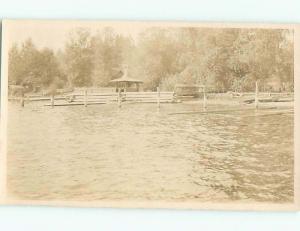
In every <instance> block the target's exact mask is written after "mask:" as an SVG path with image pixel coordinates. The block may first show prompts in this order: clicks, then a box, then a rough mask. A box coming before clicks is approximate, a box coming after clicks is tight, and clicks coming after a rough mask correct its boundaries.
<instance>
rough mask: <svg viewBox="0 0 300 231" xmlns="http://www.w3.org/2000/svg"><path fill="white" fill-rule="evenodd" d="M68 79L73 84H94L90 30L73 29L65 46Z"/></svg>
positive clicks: (77, 85) (80, 85)
mask: <svg viewBox="0 0 300 231" xmlns="http://www.w3.org/2000/svg"><path fill="white" fill-rule="evenodd" d="M65 53H66V65H67V74H68V76H67V77H68V81H69V83H70V85H71V86H76V87H83V86H91V85H92V71H93V65H94V64H93V52H92V46H91V35H90V32H89V30H87V29H85V28H78V29H76V30H74V31H71V33H70V34H69V40H68V41H67V43H66V46H65Z"/></svg>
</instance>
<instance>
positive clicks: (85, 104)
mask: <svg viewBox="0 0 300 231" xmlns="http://www.w3.org/2000/svg"><path fill="white" fill-rule="evenodd" d="M84 106H85V107H87V89H85V90H84Z"/></svg>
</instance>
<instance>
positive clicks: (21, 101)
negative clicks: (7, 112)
mask: <svg viewBox="0 0 300 231" xmlns="http://www.w3.org/2000/svg"><path fill="white" fill-rule="evenodd" d="M20 103H21V107H24V105H25V100H24V94H23V93H22V95H21V99H20Z"/></svg>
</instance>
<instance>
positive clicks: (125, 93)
mask: <svg viewBox="0 0 300 231" xmlns="http://www.w3.org/2000/svg"><path fill="white" fill-rule="evenodd" d="M126 92H127V90H126V85H125V88H124V101H126Z"/></svg>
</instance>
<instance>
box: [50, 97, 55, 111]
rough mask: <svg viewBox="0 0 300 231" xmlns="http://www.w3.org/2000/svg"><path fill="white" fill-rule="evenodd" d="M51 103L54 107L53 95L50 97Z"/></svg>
mask: <svg viewBox="0 0 300 231" xmlns="http://www.w3.org/2000/svg"><path fill="white" fill-rule="evenodd" d="M50 101H51V107H52V108H53V107H54V94H51V96H50Z"/></svg>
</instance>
